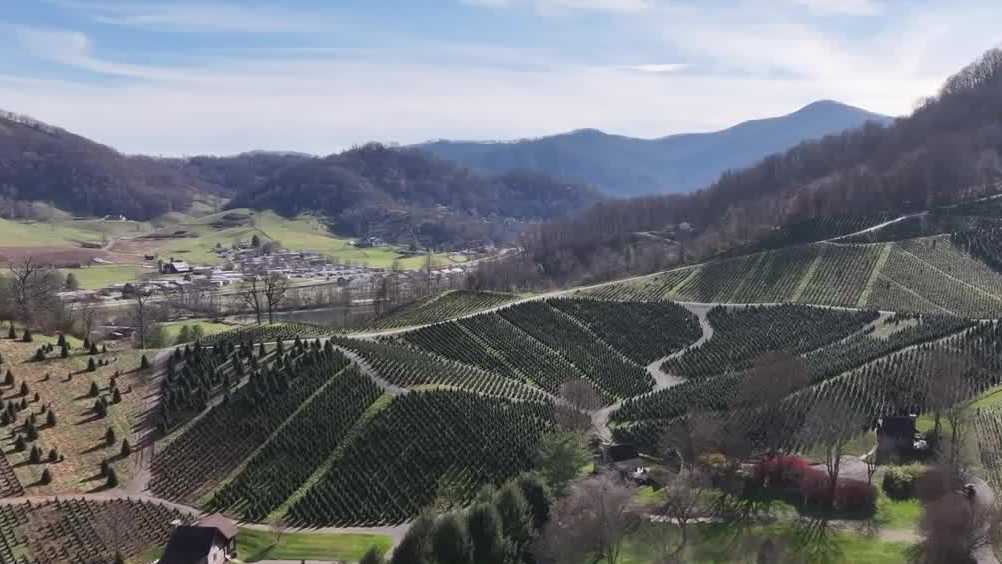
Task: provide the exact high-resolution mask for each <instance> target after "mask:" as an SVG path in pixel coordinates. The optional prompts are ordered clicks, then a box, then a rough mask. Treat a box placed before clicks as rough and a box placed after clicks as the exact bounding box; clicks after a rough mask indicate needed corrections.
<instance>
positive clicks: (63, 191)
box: [0, 112, 215, 219]
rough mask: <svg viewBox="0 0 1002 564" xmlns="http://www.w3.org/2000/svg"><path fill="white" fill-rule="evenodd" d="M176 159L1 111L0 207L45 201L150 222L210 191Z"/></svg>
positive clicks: (77, 211) (69, 208) (79, 210)
mask: <svg viewBox="0 0 1002 564" xmlns="http://www.w3.org/2000/svg"><path fill="white" fill-rule="evenodd" d="M178 165H179V163H178V161H177V160H171V159H154V158H149V157H132V156H126V155H122V154H120V153H118V152H117V151H115V150H114V149H112V148H110V147H107V146H105V145H101V144H99V143H95V142H93V141H91V140H89V139H85V138H84V137H81V136H79V135H74V134H72V133H70V132H68V131H66V130H63V129H60V128H58V127H53V126H51V125H48V124H45V123H43V122H40V121H37V120H34V119H31V118H28V117H26V116H20V115H17V114H13V113H9V112H0V208H6V207H8V206H6V205H4V202H8V203H9V202H16V201H44V202H49V203H51V204H53V205H55V206H56V207H58V208H61V209H63V210H66V211H69V212H71V213H74V214H79V215H95V216H101V215H106V214H123V215H126V216H128V217H130V218H135V219H149V218H152V217H155V216H158V215H161V214H163V213H166V212H168V211H171V210H180V209H186V208H188V207H189V206H190V205H191V201H192V198H193V196H194V194H196V193H197V192H199V191H205V190H213V189H215V187H214V186H213V185H211V184H210V183H207V182H205V181H203V180H201V179H199V178H197V177H193V176H191V175H190V174H188V173H186V172H185V171H184V170H183V169H182V168H180V167H179V166H178Z"/></svg>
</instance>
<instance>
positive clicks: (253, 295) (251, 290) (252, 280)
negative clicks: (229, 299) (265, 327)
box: [239, 274, 264, 325]
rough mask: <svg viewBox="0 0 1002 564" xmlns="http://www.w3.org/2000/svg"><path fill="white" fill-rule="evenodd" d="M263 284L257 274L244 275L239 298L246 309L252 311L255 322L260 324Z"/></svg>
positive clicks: (262, 307)
mask: <svg viewBox="0 0 1002 564" xmlns="http://www.w3.org/2000/svg"><path fill="white" fill-rule="evenodd" d="M262 287H263V284H262V282H261V279H260V278H259V277H258V275H257V274H249V275H247V276H245V277H244V281H243V284H241V287H240V294H239V295H240V300H241V301H242V302H243V304H244V306H246V307H247V309H250V310H251V311H253V312H254V317H255V319H256V321H257V324H258V325H260V324H261V314H262V313H263V311H264V298H263V296H262Z"/></svg>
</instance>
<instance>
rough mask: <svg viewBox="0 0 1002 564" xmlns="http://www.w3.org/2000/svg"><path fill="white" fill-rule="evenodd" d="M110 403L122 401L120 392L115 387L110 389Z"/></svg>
mask: <svg viewBox="0 0 1002 564" xmlns="http://www.w3.org/2000/svg"><path fill="white" fill-rule="evenodd" d="M111 403H116V404H117V403H122V392H120V391H118V388H117V387H115V388H113V389H112V391H111Z"/></svg>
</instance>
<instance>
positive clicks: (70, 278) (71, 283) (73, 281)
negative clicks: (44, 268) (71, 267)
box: [65, 272, 80, 292]
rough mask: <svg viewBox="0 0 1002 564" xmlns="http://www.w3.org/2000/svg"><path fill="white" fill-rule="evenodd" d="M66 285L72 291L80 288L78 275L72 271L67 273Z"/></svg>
mask: <svg viewBox="0 0 1002 564" xmlns="http://www.w3.org/2000/svg"><path fill="white" fill-rule="evenodd" d="M65 287H66V289H67V290H68V291H70V292H73V291H76V290H79V289H80V282H79V281H77V277H76V275H74V274H73V273H72V272H70V273H69V274H67V275H66V282H65Z"/></svg>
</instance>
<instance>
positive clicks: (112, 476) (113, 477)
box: [105, 466, 118, 488]
mask: <svg viewBox="0 0 1002 564" xmlns="http://www.w3.org/2000/svg"><path fill="white" fill-rule="evenodd" d="M105 485H107V486H108V487H109V488H117V487H118V474H116V473H115V469H114V468H111V467H110V466H109V467H108V479H107V480H106V481H105Z"/></svg>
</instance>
